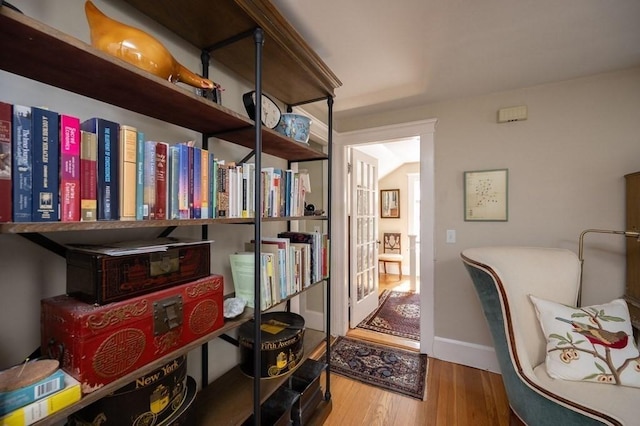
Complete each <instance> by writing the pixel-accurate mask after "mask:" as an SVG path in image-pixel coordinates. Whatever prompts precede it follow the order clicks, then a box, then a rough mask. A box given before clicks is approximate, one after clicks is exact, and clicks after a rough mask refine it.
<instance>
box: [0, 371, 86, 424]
mask: <svg viewBox="0 0 640 426" xmlns="http://www.w3.org/2000/svg"><path fill="white" fill-rule="evenodd" d="M81 396H82V392H81V390H80V383H79V382H78V381H77V380H75V379H74V378H72V377H71V376H69V375H68V374H66V373H65V387H64V389H62V390H61V391H59V392H56V393H54V394H52V395H49V396H47V397H45V398H43V399H41V400H39V401H36V402H33V403H31V404H28V405H25V406H24V407H21V408H18V409H17V410H14V411H12V412H11V413H9V414H7V415H6V416H4V417H0V424H1V425H3V426H28V425H31V424H33V423H35V422H37V421H39V420H42V419H44V418H45V417H47V416H50V415H51V414H53V413H55V412H57V411H60V410H62V409H64V408H66V407H68V406H69V405H71V404H73V403H75V402H78V401H80V398H81Z"/></svg>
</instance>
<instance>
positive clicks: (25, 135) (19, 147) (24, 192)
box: [11, 105, 33, 222]
mask: <svg viewBox="0 0 640 426" xmlns="http://www.w3.org/2000/svg"><path fill="white" fill-rule="evenodd" d="M12 142H13V145H12V149H11V152H12V158H13V164H12V172H13V180H12V183H13V201H12V204H13V221H14V222H31V221H32V220H33V194H32V191H33V186H32V185H33V184H32V182H33V176H32V173H33V151H32V150H33V123H32V119H31V107H29V106H24V105H14V106H13V141H12Z"/></svg>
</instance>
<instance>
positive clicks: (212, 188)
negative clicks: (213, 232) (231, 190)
mask: <svg viewBox="0 0 640 426" xmlns="http://www.w3.org/2000/svg"><path fill="white" fill-rule="evenodd" d="M216 170H217V165H216V159H215V157H214V155H213V152H211V151H209V217H210V218H214V217H216V173H217V172H216Z"/></svg>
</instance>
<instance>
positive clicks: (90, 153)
mask: <svg viewBox="0 0 640 426" xmlns="http://www.w3.org/2000/svg"><path fill="white" fill-rule="evenodd" d="M80 134H81V138H80V220H82V221H84V222H93V221H95V220H98V198H97V197H98V137H97V135H96V134H95V133H91V132H84V131H81V132H80Z"/></svg>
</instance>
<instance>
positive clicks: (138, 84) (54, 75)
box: [0, 7, 326, 161]
mask: <svg viewBox="0 0 640 426" xmlns="http://www.w3.org/2000/svg"><path fill="white" fill-rule="evenodd" d="M0 38H2V39H5V40H11V42H10V43H4V44H3V52H2V55H0V69H2V70H5V71H8V72H10V73H13V74H17V75H20V76H23V77H26V78H29V79H32V80H36V81H40V82H42V83H46V84H49V85H52V86H56V87H59V88H62V89H65V90H68V91H70V92H73V93H77V94H80V95H83V96H87V97H90V98H93V99H97V100H100V101H103V102H106V103H108V104H111V105H115V106H119V107H122V108H125V109H127V110H130V111H135V112H138V113H140V114H143V115H146V116H149V117H153V118H156V119H158V120H162V121H164V122H168V123H172V124H175V125H177V126H181V127H185V128H188V129H192V130H195V131H198V132H201V133H205V134H207V135H212V136H216V135H224V139H225V140H227V141H229V142H232V143H235V144H238V145H242V146H245V147H247V148H250V149H253V148H254V147H255V129H254V122H253V121H252V120H250V119H248V118H247V117H245V116H244V115H242V114H239V113H236V112H235V111H232V110H230V109H229V108H225V107H223V106H221V105H218V104H216V103H213V102H211V101H209V100H206V99H204V98H202V97H199V96H197V95H196V94H195V93H194V92H193V91H190V90H187V89H185V88H184V87H182V86H178V85H176V84H173V83H170V82H169V81H165V80H163V79H161V78H159V77H156V76H154V75H152V74H150V73H148V72H146V71H143V70H140V69H138V68H136V67H134V66H132V65H130V64H128V63H126V62H124V61H122V60H120V59H118V58H115V57H113V56H111V55H108V54H106V53H104V52H102V51H99V50H97V49H94V48H93V47H91V46H90V45H88V44H86V43H84V42H82V41H80V40H78V39H76V38H73V37H71V36H69V35H67V34H64V33H62V32H60V31H58V30H56V29H54V28H51V27H48V26H46V25H44V24H42V23H40V22H38V21H36V20H34V19H31V18H29V17H27V16H24V15H21V14H19V13H17V12H15V11H13V10H11V9H9V8H8V7H3V8H0ZM33 52H37V54H34V53H33ZM16 58H20V60H16ZM262 135H263V147H262V150H263V152H264V153H266V154H271V155H275V156H278V157H281V158H285V159H288V160H292V161H297V160H301V159H325V158H326V154H324V153H323V152H321V151H318V150H316V149H313V148H312V147H310V146H309V145H306V144H301V143H298V142H296V141H294V140H292V139H290V138H287V137H285V136H283V135H280V134H279V133H277V132H275V131H273V130H271V129H266V128H265V129H263V131H262ZM220 137H221V136H220Z"/></svg>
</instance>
